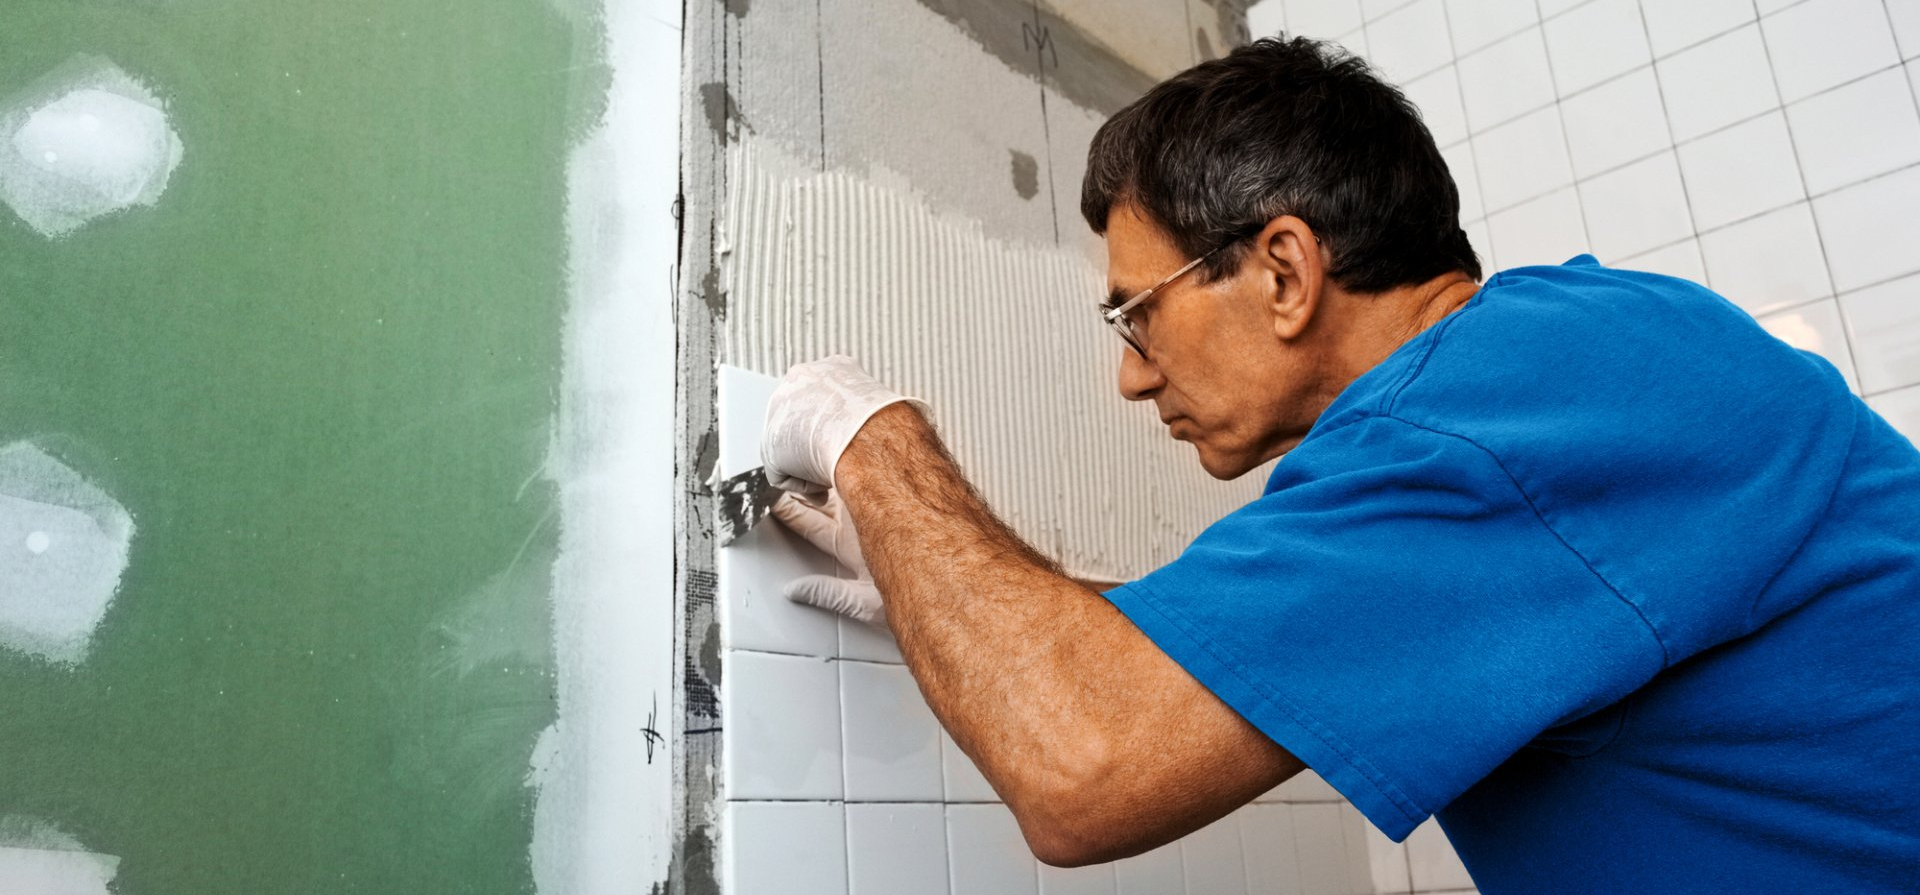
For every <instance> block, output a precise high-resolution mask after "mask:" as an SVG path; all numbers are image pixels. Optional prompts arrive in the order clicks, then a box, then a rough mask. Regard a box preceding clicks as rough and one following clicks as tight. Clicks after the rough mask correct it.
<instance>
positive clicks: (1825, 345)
mask: <svg viewBox="0 0 1920 895" xmlns="http://www.w3.org/2000/svg"><path fill="white" fill-rule="evenodd" d="M1760 325H1761V326H1762V327H1765V328H1766V330H1767V332H1770V333H1772V334H1773V337H1774V338H1776V339H1779V340H1780V341H1782V342H1785V343H1787V344H1789V345H1792V346H1793V347H1795V348H1798V349H1800V350H1802V351H1811V352H1813V353H1814V354H1818V355H1820V356H1821V357H1824V358H1826V359H1827V363H1830V364H1832V365H1833V366H1834V367H1835V368H1836V369H1838V370H1839V371H1840V373H1841V375H1842V376H1845V377H1846V380H1847V389H1848V390H1849V391H1852V392H1853V393H1854V394H1859V393H1860V382H1859V380H1858V378H1856V376H1855V375H1854V369H1853V352H1852V350H1851V349H1849V348H1848V346H1847V334H1846V331H1845V330H1846V327H1845V326H1843V325H1842V324H1841V323H1840V303H1839V302H1837V301H1835V300H1833V299H1831V298H1825V299H1821V300H1819V301H1816V302H1814V303H1812V304H1807V305H1800V306H1799V307H1796V308H1790V309H1788V310H1785V311H1780V312H1777V313H1773V314H1768V315H1767V316H1765V317H1762V318H1760Z"/></svg>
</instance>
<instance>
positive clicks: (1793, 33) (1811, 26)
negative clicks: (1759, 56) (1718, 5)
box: [1760, 0, 1900, 102]
mask: <svg viewBox="0 0 1920 895" xmlns="http://www.w3.org/2000/svg"><path fill="white" fill-rule="evenodd" d="M1760 27H1761V29H1762V30H1763V31H1765V33H1766V38H1767V50H1768V52H1769V55H1770V57H1771V58H1772V60H1773V73H1774V77H1775V78H1776V79H1777V80H1778V82H1779V84H1780V98H1781V99H1783V100H1785V101H1786V102H1793V101H1794V100H1797V99H1802V98H1805V97H1808V96H1811V95H1813V94H1815V93H1818V92H1820V91H1822V90H1825V89H1827V88H1829V87H1836V86H1838V85H1840V84H1844V83H1846V82H1848V81H1851V80H1853V79H1854V78H1857V77H1860V76H1861V75H1865V74H1868V73H1870V72H1875V71H1879V70H1880V69H1882V68H1886V67H1887V66H1890V65H1895V64H1898V63H1899V61H1900V51H1899V49H1897V48H1896V47H1895V46H1894V42H1893V30H1892V29H1891V28H1889V27H1888V24H1887V10H1886V6H1885V4H1884V3H1883V2H1882V0H1807V2H1805V3H1802V4H1800V5H1798V6H1794V7H1792V8H1790V9H1785V10H1782V11H1781V12H1780V13H1779V14H1778V15H1772V16H1767V17H1766V18H1763V19H1761V20H1760Z"/></svg>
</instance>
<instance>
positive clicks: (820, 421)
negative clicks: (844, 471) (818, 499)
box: [760, 354, 927, 496]
mask: <svg viewBox="0 0 1920 895" xmlns="http://www.w3.org/2000/svg"><path fill="white" fill-rule="evenodd" d="M902 401H909V402H912V403H915V404H918V405H920V407H921V409H923V410H924V409H926V406H927V402H925V401H922V400H920V399H919V398H909V397H906V396H905V395H901V394H898V393H896V392H894V391H893V390H892V389H889V388H887V387H886V386H884V385H881V384H880V382H879V381H878V380H876V379H874V378H873V377H871V376H868V375H867V372H866V371H865V370H862V369H860V364H859V362H857V361H855V360H854V359H853V358H850V357H847V356H846V355H844V354H836V355H834V356H832V357H829V358H827V359H825V360H817V361H813V362H811V363H805V364H796V365H794V367H793V369H790V370H788V371H787V375H786V376H785V377H783V378H782V379H781V380H780V386H779V388H776V389H774V392H773V399H772V400H771V401H769V402H768V403H767V428H766V433H765V434H764V435H763V436H762V437H761V439H760V462H761V465H763V466H765V467H766V470H767V481H768V482H769V483H770V484H772V485H773V486H774V487H776V488H783V489H785V490H788V491H792V492H795V493H797V494H808V495H814V496H819V495H823V494H825V493H826V492H827V489H829V488H832V487H833V469H834V467H835V466H837V465H839V463H840V455H841V454H843V453H845V452H846V450H847V445H848V444H850V443H852V442H853V436H855V435H856V434H859V432H860V427H861V426H864V425H866V424H867V420H868V419H869V418H871V417H872V416H873V415H874V414H876V413H879V412H880V410H881V409H882V408H884V407H887V406H889V405H892V404H898V403H900V402H902Z"/></svg>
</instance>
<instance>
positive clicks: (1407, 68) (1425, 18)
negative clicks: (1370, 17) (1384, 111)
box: [1367, 0, 1453, 84]
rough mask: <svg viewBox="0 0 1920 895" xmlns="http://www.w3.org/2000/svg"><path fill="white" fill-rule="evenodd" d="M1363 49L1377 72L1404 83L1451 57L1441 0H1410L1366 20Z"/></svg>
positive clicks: (1391, 79) (1396, 81) (1388, 78)
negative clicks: (1381, 14)
mask: <svg viewBox="0 0 1920 895" xmlns="http://www.w3.org/2000/svg"><path fill="white" fill-rule="evenodd" d="M1367 50H1368V53H1369V58H1371V59H1372V61H1373V63H1374V65H1375V66H1377V67H1378V68H1379V69H1380V72H1381V73H1382V74H1384V75H1386V77H1387V80H1388V81H1390V82H1392V83H1395V84H1405V83H1406V82H1408V81H1411V80H1413V79H1414V78H1417V77H1419V76H1421V75H1424V74H1427V73H1428V72H1431V71H1433V70H1435V69H1437V68H1439V67H1440V66H1443V65H1446V64H1447V63H1448V62H1450V61H1452V59H1453V49H1452V47H1450V46H1449V45H1448V42H1447V12H1446V9H1445V7H1443V6H1442V5H1441V0H1414V2H1412V3H1409V4H1407V5H1406V6H1403V7H1401V8H1399V9H1396V10H1394V11H1393V12H1391V13H1388V14H1386V15H1384V16H1382V17H1380V18H1378V19H1375V20H1374V21H1372V22H1369V23H1367Z"/></svg>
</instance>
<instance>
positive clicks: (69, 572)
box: [0, 441, 133, 664]
mask: <svg viewBox="0 0 1920 895" xmlns="http://www.w3.org/2000/svg"><path fill="white" fill-rule="evenodd" d="M132 543H133V517H132V516H131V515H130V514H128V512H127V510H126V508H125V507H123V506H121V505H120V503H119V502H118V501H116V500H114V499H113V498H112V497H110V496H108V494H107V493H106V492H105V491H102V490H100V488H98V487H96V486H95V485H93V484H92V483H89V482H88V481H87V480H86V479H85V478H84V477H82V476H81V475H80V473H78V472H75V471H74V470H73V469H71V468H68V467H67V465H66V464H64V463H61V462H60V461H59V460H56V459H54V458H53V457H51V456H49V455H48V454H47V453H45V452H44V451H42V450H40V449H39V448H38V447H35V446H34V445H32V444H30V443H28V442H24V441H18V442H14V443H12V444H9V445H7V446H6V447H4V448H0V647H4V648H7V649H12V650H18V651H20V652H24V653H28V654H30V655H36V656H40V657H42V658H46V659H51V660H53V661H55V662H61V663H66V664H78V663H80V662H82V661H84V660H85V659H86V657H87V649H88V647H89V645H90V644H91V642H92V639H93V631H94V628H96V627H98V626H99V624H100V621H101V619H103V618H105V617H106V614H107V606H108V605H109V604H110V603H112V602H113V596H114V592H115V591H116V590H118V589H119V587H120V575H121V573H122V572H124V571H126V568H127V554H128V551H129V550H130V549H131V546H132Z"/></svg>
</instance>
